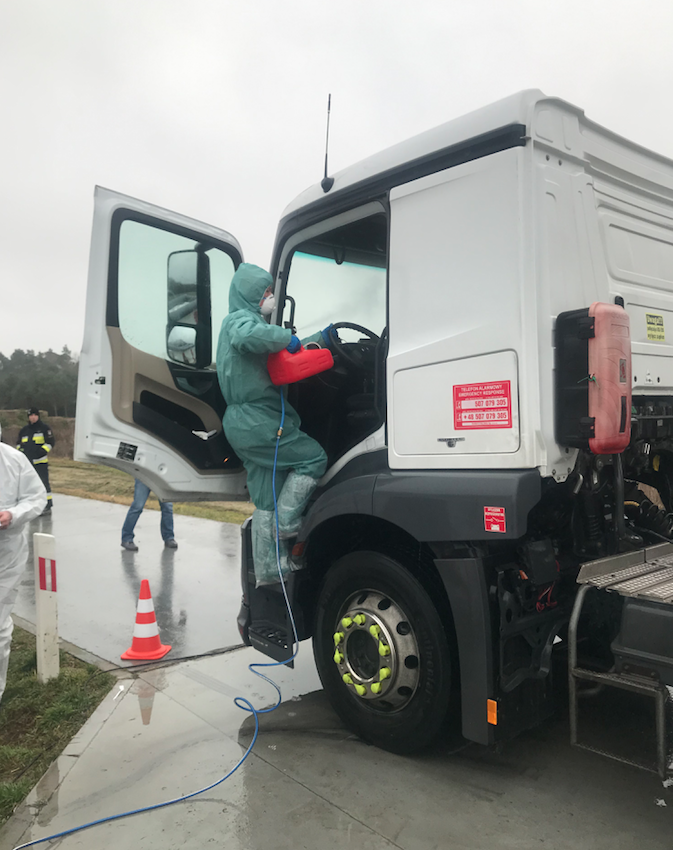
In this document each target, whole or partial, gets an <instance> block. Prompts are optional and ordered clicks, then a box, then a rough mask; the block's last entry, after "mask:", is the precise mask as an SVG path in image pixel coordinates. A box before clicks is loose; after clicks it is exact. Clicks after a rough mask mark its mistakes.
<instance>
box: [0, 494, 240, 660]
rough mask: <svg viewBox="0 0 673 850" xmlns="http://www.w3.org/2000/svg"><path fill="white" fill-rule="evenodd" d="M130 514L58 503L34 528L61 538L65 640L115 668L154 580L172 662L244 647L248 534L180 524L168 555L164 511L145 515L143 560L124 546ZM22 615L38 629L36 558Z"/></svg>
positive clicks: (225, 526) (199, 522)
mask: <svg viewBox="0 0 673 850" xmlns="http://www.w3.org/2000/svg"><path fill="white" fill-rule="evenodd" d="M126 511H127V508H126V507H124V506H123V505H114V504H110V503H108V502H98V501H95V500H93V499H77V498H75V497H73V496H62V495H59V494H55V495H54V510H53V513H52V517H51V518H42V517H41V518H39V519H36V520H34V521H33V522H32V523H31V529H30V530H31V544H32V533H33V532H35V531H41V532H44V533H46V534H53V535H54V537H55V538H56V564H57V575H58V620H59V636H60V637H61V638H63V639H64V640H66V641H69V642H70V643H73V644H75V646H78V647H81V648H83V649H86V650H87V651H88V652H91V653H93V654H94V655H97V656H99V657H100V658H103V659H105V660H106V661H109V662H112V663H115V664H125V663H131V662H122V661H121V660H120V657H119V656H120V655H121V653H122V652H124V651H125V650H127V649H128V648H129V647H130V645H131V638H132V636H133V626H134V623H135V615H136V606H137V602H138V593H139V590H140V582H141V580H142V579H148V580H149V583H150V590H151V592H152V598H153V600H154V610H155V613H156V617H157V623H158V624H159V631H160V635H161V641H162V643H164V644H171V645H172V647H173V649H172V651H171V652H170V653H169V656H168V657H169V658H178V657H185V656H192V655H198V654H201V653H204V652H209V651H210V650H213V649H218V648H220V647H226V646H233V645H235V644H240V643H241V639H240V636H239V634H238V628H237V626H236V615H237V613H238V608H239V605H240V600H241V581H240V566H239V559H240V528H239V527H238V526H237V525H231V524H230V523H220V522H214V521H213V520H204V519H197V518H195V517H182V516H176V517H175V536H176V540H177V541H178V547H179V548H178V549H177V550H172V549H165V548H164V544H163V541H162V539H161V535H160V533H159V518H160V513H159V512H158V511H150V510H145V511H143V513H142V515H141V516H140V519H139V520H138V525H137V526H136V532H135V535H136V539H135V542H136V544H137V545H138V548H139V551H138V552H135V553H134V552H127V551H126V550H124V549H122V548H121V546H120V540H121V535H120V532H121V527H122V523H123V521H124V517H125V516H126ZM14 613H15V614H16V615H18V616H19V617H21V618H23V619H24V620H27V621H28V622H30V623H34V622H35V582H34V579H33V558H32V552H31V556H30V558H29V560H28V564H27V565H26V575H25V577H24V578H23V580H22V582H21V586H20V590H19V597H18V600H17V603H16V605H15V607H14Z"/></svg>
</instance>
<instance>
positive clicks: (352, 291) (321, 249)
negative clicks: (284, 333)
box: [285, 215, 387, 342]
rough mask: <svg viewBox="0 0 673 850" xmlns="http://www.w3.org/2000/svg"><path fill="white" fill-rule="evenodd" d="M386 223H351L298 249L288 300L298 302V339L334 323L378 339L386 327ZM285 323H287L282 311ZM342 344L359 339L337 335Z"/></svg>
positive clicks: (376, 219) (346, 332)
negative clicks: (349, 325)
mask: <svg viewBox="0 0 673 850" xmlns="http://www.w3.org/2000/svg"><path fill="white" fill-rule="evenodd" d="M386 246H387V222H386V218H385V216H384V215H375V216H370V217H369V218H366V219H362V220H360V221H357V222H353V223H351V224H348V225H346V226H344V227H340V228H338V229H336V230H333V231H330V232H329V233H325V234H321V235H320V236H317V237H315V238H313V239H311V240H310V241H307V242H304V243H302V244H301V245H299V246H298V247H297V248H296V250H295V252H294V254H293V255H292V262H291V266H290V273H289V276H288V283H287V290H286V291H287V294H288V295H291V296H292V297H293V298H294V299H295V301H296V311H295V324H296V326H297V333H298V335H299V336H300V337H302V336H307V335H309V334H311V333H314V332H315V331H316V330H320V329H321V328H324V327H326V326H327V325H329V324H330V323H333V322H351V323H355V324H358V325H362V326H364V327H365V328H368V329H370V330H372V331H374V333H376V334H377V335H380V334H381V333H382V331H383V329H384V328H385V326H386V267H387V250H386ZM285 318H286V319H287V318H289V310H287V309H286V315H285ZM339 336H340V337H341V338H342V339H343V340H344V341H345V342H355V341H357V340H358V339H359V338H360V336H361V334H359V333H358V332H357V331H355V330H351V329H347V328H344V329H341V330H340V331H339Z"/></svg>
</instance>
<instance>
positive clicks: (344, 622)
mask: <svg viewBox="0 0 673 850" xmlns="http://www.w3.org/2000/svg"><path fill="white" fill-rule="evenodd" d="M341 625H342V626H343V627H344V629H350V627H351V626H352V625H353V621H352V620H351V618H350V617H344V618H343V620H342V621H341Z"/></svg>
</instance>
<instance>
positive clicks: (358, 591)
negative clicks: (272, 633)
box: [313, 552, 452, 753]
mask: <svg viewBox="0 0 673 850" xmlns="http://www.w3.org/2000/svg"><path fill="white" fill-rule="evenodd" d="M313 651H314V655H315V660H316V665H317V667H318V673H319V675H320V679H321V681H322V684H323V687H324V689H325V692H326V694H327V697H328V698H329V700H330V702H331V704H332V707H333V708H334V710H335V711H336V712H337V714H338V715H339V717H340V718H341V720H342V721H343V722H344V723H345V725H346V726H347V727H348V728H350V729H352V730H353V731H354V732H355V733H356V734H357V735H359V736H360V737H361V738H363V739H364V740H366V741H369V742H371V743H372V744H376V746H379V747H382V748H383V749H386V750H390V751H391V752H395V753H410V752H414V751H416V750H419V749H422V748H423V747H425V746H427V745H428V744H429V743H430V742H431V741H432V740H433V739H434V738H435V737H436V736H437V734H438V733H439V731H440V730H441V728H442V726H443V724H444V721H445V719H446V716H447V713H448V710H449V702H450V699H451V696H452V684H451V677H452V665H451V652H450V643H449V640H448V638H447V632H446V630H445V628H444V624H443V623H442V620H441V618H440V616H439V612H438V611H437V608H436V606H435V605H434V604H433V602H432V600H431V598H430V596H429V594H428V592H427V591H426V589H425V588H424V586H423V585H422V584H421V583H420V582H419V581H418V579H417V578H416V577H415V576H414V575H412V574H411V573H410V572H409V571H408V570H407V569H406V568H405V567H404V566H403V565H402V564H401V563H399V562H398V561H396V560H393V559H392V558H389V557H388V556H386V555H382V554H380V553H379V552H351V553H350V554H348V555H345V556H344V557H343V558H340V559H339V560H338V561H337V562H336V563H335V564H334V565H333V566H332V567H331V569H330V570H329V572H328V574H327V577H326V579H325V583H324V585H323V588H322V591H321V594H320V598H319V600H318V608H317V618H316V628H315V631H314V638H313Z"/></svg>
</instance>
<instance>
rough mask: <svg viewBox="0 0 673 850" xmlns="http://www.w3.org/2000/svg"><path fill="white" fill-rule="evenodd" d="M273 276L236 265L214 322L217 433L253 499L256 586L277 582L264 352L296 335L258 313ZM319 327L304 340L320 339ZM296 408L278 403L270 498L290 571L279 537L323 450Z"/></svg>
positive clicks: (291, 522)
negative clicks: (225, 306)
mask: <svg viewBox="0 0 673 850" xmlns="http://www.w3.org/2000/svg"><path fill="white" fill-rule="evenodd" d="M272 286H273V278H272V277H271V275H270V274H269V273H268V272H266V271H264V269H261V268H259V267H258V266H254V265H251V264H250V263H243V264H242V265H241V266H240V267H239V268H238V270H237V271H236V273H235V274H234V276H233V278H232V280H231V287H230V289H229V314H228V315H227V316H226V317H225V319H224V321H223V322H222V327H221V329H220V336H219V340H218V345H217V358H216V365H217V377H218V379H219V382H220V388H221V389H222V394H223V396H224V399H225V401H226V403H227V409H226V411H225V414H224V418H223V420H222V425H223V427H224V433H225V435H226V437H227V440H228V441H229V443H230V445H231V447H232V448H233V449H234V451H235V452H236V454H237V455H238V456H239V458H240V459H241V461H242V462H243V465H244V466H245V469H246V471H247V473H248V491H249V493H250V498H251V500H252V502H253V503H254V505H255V508H256V510H255V513H254V514H253V517H252V550H253V560H254V563H255V577H256V579H257V586H259V585H260V584H271V583H273V582H277V581H279V576H278V568H277V561H276V543H275V532H276V528H275V514H274V498H273V466H274V456H275V452H276V438H277V434H278V429H279V426H280V420H281V415H282V410H281V395H280V394H281V388H280V387H276V386H274V385H273V384H272V383H271V378H270V377H269V373H268V371H267V366H266V360H267V357H268V356H269V354H271V353H273V352H277V351H282V350H283V349H284V348H287V349H288V350H289V351H294V350H297V349H298V348H299V341H298V340H297V338H296V337H294V336H293V335H292V332H291V331H290V330H289V329H287V328H281V327H280V326H278V325H270V324H268V322H267V321H266V320H265V318H264V316H263V313H265V314H267V315H268V314H270V313H271V312H272V310H273V307H272V306H271V304H270V303H269V302H270V300H272V299H273V294H272V293H273V290H272ZM327 331H328V329H325V331H324V332H322V331H319V332H318V333H317V334H315V335H314V336H313V337H309V338H308V339H307V340H306V342H309V341H319V342H323V340H325V341H326V334H327ZM300 424H301V422H300V419H299V415H298V414H297V412H296V410H294V408H293V407H292V406H291V405H290V404H288V403H287V401H286V402H285V422H284V424H283V432H282V436H281V438H280V442H279V445H278V458H277V463H276V482H275V484H276V496H277V501H278V524H279V532H280V533H279V535H278V537H279V541H278V543H279V548H280V553H281V569H282V572H283V574H286V573H287V572H288V571H289V570H290V569H291V566H292V565H291V563H290V561H289V558H288V555H287V542H286V541H287V539H288V538H290V537H292V536H294V535H296V533H297V531H298V530H299V524H300V522H301V516H302V514H303V512H304V510H305V509H306V507H307V505H308V500H309V497H310V495H311V493H312V492H313V490H314V489H315V487H316V485H317V482H318V479H319V478H320V477H321V476H322V475H323V473H324V472H325V469H326V467H327V456H326V454H325V452H324V450H323V449H322V447H321V446H320V444H319V443H317V442H316V441H315V440H314V439H312V438H311V437H309V436H308V434H305V433H304V432H303V431H302V430H301V429H300Z"/></svg>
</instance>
